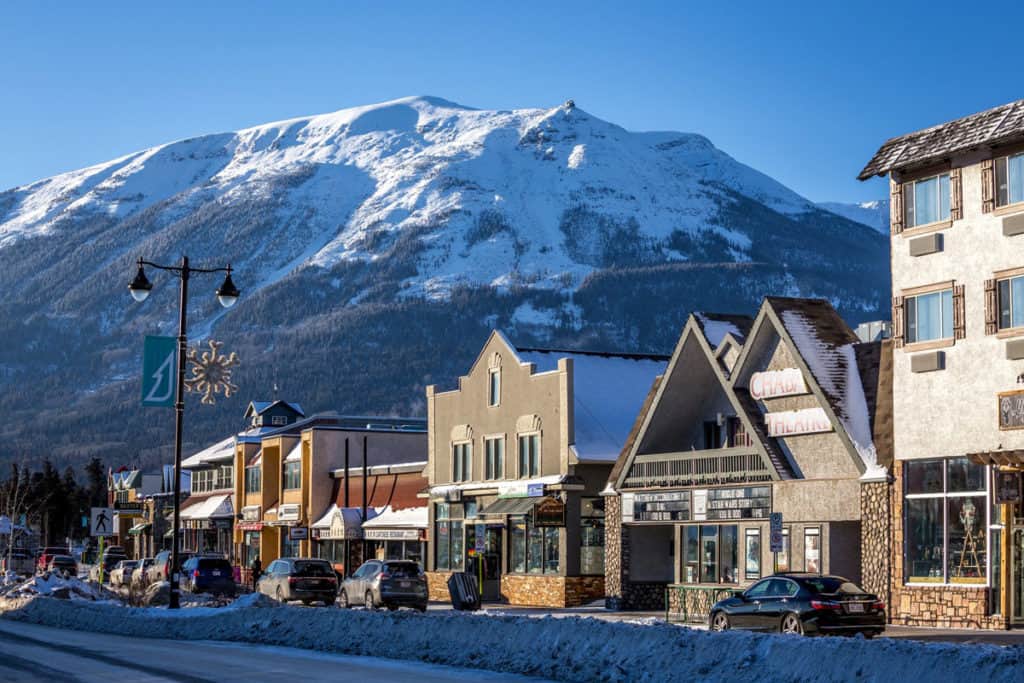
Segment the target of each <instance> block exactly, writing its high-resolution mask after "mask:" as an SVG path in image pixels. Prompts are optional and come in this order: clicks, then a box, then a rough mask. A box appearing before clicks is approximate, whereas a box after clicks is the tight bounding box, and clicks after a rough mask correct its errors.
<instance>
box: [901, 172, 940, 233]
mask: <svg viewBox="0 0 1024 683" xmlns="http://www.w3.org/2000/svg"><path fill="white" fill-rule="evenodd" d="M950 196H951V195H950V186H949V174H948V173H943V174H941V175H936V176H932V177H931V178H923V179H921V180H915V181H912V182H908V183H904V184H903V213H904V218H905V223H904V224H905V225H906V226H907V227H908V228H912V227H914V226H915V225H928V224H930V223H938V222H939V221H948V220H949V217H950V212H949V202H950Z"/></svg>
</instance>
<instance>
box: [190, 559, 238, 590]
mask: <svg viewBox="0 0 1024 683" xmlns="http://www.w3.org/2000/svg"><path fill="white" fill-rule="evenodd" d="M181 570H182V586H183V588H184V589H185V590H187V591H188V592H190V593H213V594H214V595H227V596H230V597H234V596H235V591H236V590H237V586H235V579H234V570H233V569H232V567H231V563H230V562H228V561H227V560H225V559H224V558H223V557H193V558H191V559H190V560H189V561H188V562H186V563H185V564H183V565H182V566H181Z"/></svg>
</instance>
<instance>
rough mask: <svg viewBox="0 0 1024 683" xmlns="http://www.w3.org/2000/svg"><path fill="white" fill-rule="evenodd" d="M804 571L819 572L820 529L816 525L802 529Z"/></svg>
mask: <svg viewBox="0 0 1024 683" xmlns="http://www.w3.org/2000/svg"><path fill="white" fill-rule="evenodd" d="M804 571H805V572H810V573H811V574H820V573H821V529H819V528H818V527H816V526H811V527H806V528H805V529H804Z"/></svg>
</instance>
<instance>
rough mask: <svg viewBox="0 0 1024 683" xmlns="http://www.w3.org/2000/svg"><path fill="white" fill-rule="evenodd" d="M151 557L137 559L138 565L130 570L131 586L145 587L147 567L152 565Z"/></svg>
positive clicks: (147, 577) (147, 579)
mask: <svg viewBox="0 0 1024 683" xmlns="http://www.w3.org/2000/svg"><path fill="white" fill-rule="evenodd" d="M153 562H154V560H153V558H152V557H144V558H142V559H141V560H139V565H138V566H137V567H135V569H133V570H132V581H131V587H132V588H145V587H146V584H147V583H148V581H149V576H148V573H149V568H150V567H152V566H153Z"/></svg>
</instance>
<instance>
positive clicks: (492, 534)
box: [483, 527, 502, 600]
mask: <svg viewBox="0 0 1024 683" xmlns="http://www.w3.org/2000/svg"><path fill="white" fill-rule="evenodd" d="M501 532H502V529H501V527H487V530H486V532H485V533H484V553H483V563H484V566H483V575H484V584H483V599H484V600H501V547H502V546H501V542H502V533H501Z"/></svg>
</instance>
